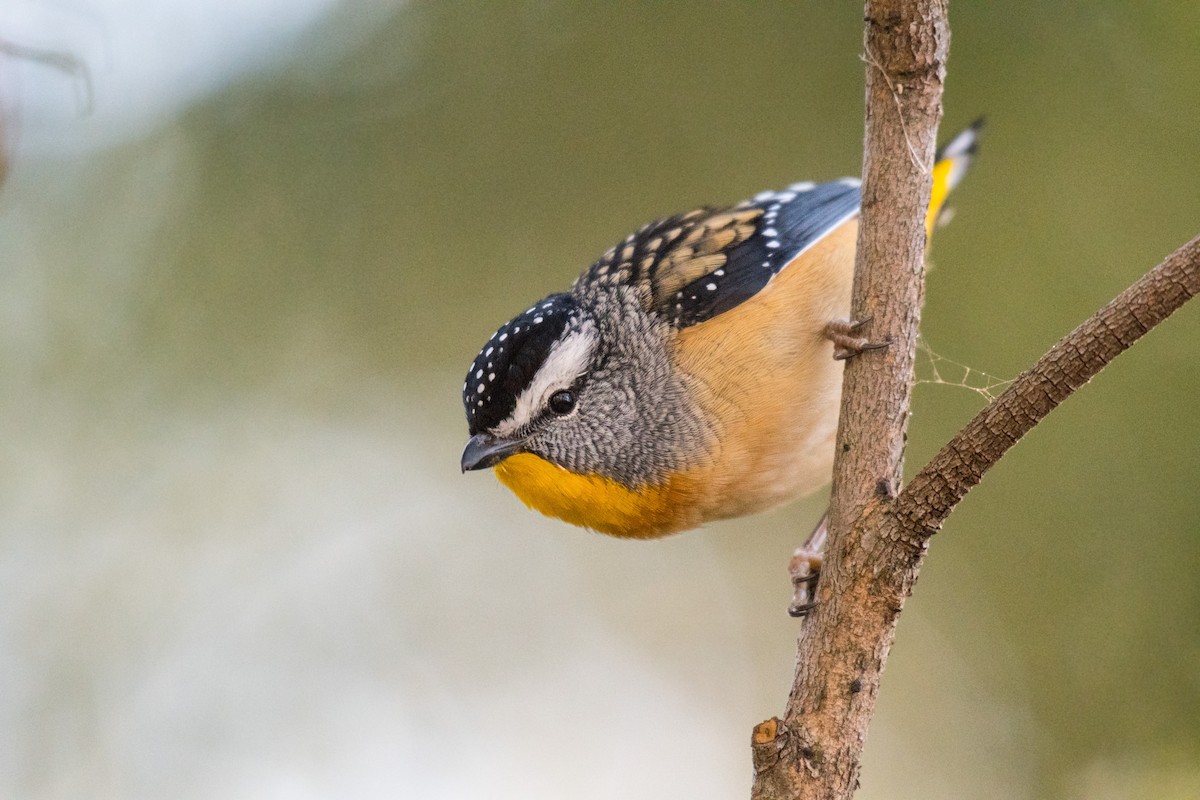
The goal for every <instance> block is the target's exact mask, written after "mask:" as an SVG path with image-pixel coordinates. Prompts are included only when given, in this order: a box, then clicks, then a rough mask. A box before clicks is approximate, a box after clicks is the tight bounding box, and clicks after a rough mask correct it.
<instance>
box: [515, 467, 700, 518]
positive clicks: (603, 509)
mask: <svg viewBox="0 0 1200 800" xmlns="http://www.w3.org/2000/svg"><path fill="white" fill-rule="evenodd" d="M495 471H496V477H497V478H499V479H500V482H501V483H503V484H504V485H505V486H507V487H508V488H509V489H511V490H512V492H513V494H515V495H516V496H517V497H519V498H521V502H523V503H525V505H527V506H529V507H530V508H532V509H534V510H536V511H540V512H541V513H543V514H545V515H546V516H548V517H558V518H559V519H561V520H563V521H565V522H569V523H571V524H572V525H580V526H582V527H585V528H591V529H592V530H596V531H599V532H600V533H607V534H609V535H610V536H621V537H626V538H634V539H651V538H654V537H657V536H665V535H666V534H668V533H674V532H675V531H678V530H682V529H683V528H686V527H689V524H688V522H687V520H688V517H689V516H691V515H689V514H688V510H689V509H690V508H691V507H692V506H691V504H690V502H689V501H690V500H691V499H692V497H691V489H690V487H691V484H692V483H693V481H691V480H689V479H688V478H687V476H686V475H680V476H678V477H675V478H672V479H670V480H668V481H667V482H666V483H663V484H661V485H656V486H645V487H641V488H638V489H630V488H629V487H628V486H625V485H623V484H621V483H618V482H617V481H614V480H611V479H609V478H605V477H602V476H600V475H580V474H578V473H575V472H571V471H570V470H567V469H563V468H562V467H560V466H558V465H556V464H551V463H550V462H549V461H546V460H545V459H543V458H540V457H538V456H535V455H532V454H531V453H518V454H516V455H513V456H509V457H508V458H506V459H505V460H504V461H501V462H500V463H499V464H497V465H496V467H495ZM691 524H695V523H694V522H693V523H691Z"/></svg>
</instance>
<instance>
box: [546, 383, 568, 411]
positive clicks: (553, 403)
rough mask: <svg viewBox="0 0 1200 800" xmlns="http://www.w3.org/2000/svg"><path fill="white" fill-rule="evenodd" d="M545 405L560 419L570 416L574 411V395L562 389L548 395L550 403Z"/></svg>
mask: <svg viewBox="0 0 1200 800" xmlns="http://www.w3.org/2000/svg"><path fill="white" fill-rule="evenodd" d="M546 405H548V406H549V407H550V410H551V411H553V412H554V413H555V414H558V415H559V416H560V417H561V416H564V415H566V414H570V413H571V412H572V411H574V410H575V393H574V392H572V391H571V390H569V389H563V390H561V391H558V392H555V393H554V394H552V395H550V402H548V403H547V404H546Z"/></svg>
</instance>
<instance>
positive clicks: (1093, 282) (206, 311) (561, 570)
mask: <svg viewBox="0 0 1200 800" xmlns="http://www.w3.org/2000/svg"><path fill="white" fill-rule="evenodd" d="M36 5H37V4H35V3H24V2H22V1H21V0H18V1H17V2H16V3H15V5H14V6H13V7H11V8H10V9H8V10H7V11H6V12H5V13H6V14H7V16H3V15H0V37H3V38H6V39H10V40H12V41H20V42H21V43H23V44H26V45H35V46H40V47H47V48H51V49H58V50H62V51H65V52H68V53H72V54H74V55H76V56H77V57H78V58H80V60H81V61H82V62H83V63H84V64H86V65H87V67H88V69H89V70H90V72H91V77H92V81H93V89H94V94H95V98H94V102H93V104H92V108H91V109H90V111H89V110H87V109H85V108H82V107H81V103H80V102H79V101H78V100H77V99H74V98H76V97H77V95H78V87H77V86H76V87H75V88H74V89H73V88H72V79H71V78H70V77H69V76H67V75H63V74H61V73H56V72H55V71H53V70H48V69H46V68H45V67H44V66H39V65H33V64H29V63H24V62H21V61H20V60H19V59H14V58H6V59H3V60H0V87H3V90H2V91H3V98H4V107H5V109H6V117H7V142H8V144H7V154H8V158H9V160H10V168H11V171H10V174H9V177H8V180H7V183H6V185H5V186H4V187H3V189H2V190H0V307H2V311H0V376H2V378H0V441H2V442H3V446H2V447H0V738H2V740H3V741H4V747H3V748H0V796H4V797H22V798H78V797H103V798H107V797H114V798H117V797H120V798H143V797H145V798H153V797H165V796H170V797H180V798H191V797H196V798H201V797H204V798H207V797H214V798H215V797H220V798H236V797H246V798H266V797H278V798H293V797H294V798H308V797H312V798H318V797H413V798H474V797H488V798H561V797H572V798H581V799H582V798H650V797H690V798H714V799H715V798H729V797H745V796H747V794H748V790H749V783H750V757H749V747H748V744H749V734H750V730H751V728H752V726H753V725H754V724H755V723H757V722H758V721H760V720H762V719H764V718H766V717H768V716H770V715H772V714H775V713H778V712H780V711H782V708H783V705H784V701H785V699H786V695H787V688H788V686H789V683H790V677H791V669H792V662H793V653H794V641H795V636H796V633H797V631H798V630H799V628H798V625H797V624H796V622H795V621H793V620H791V619H789V618H788V617H787V616H786V614H785V613H784V609H785V607H786V604H787V601H788V597H789V587H788V585H787V580H786V576H785V572H784V568H785V565H786V562H787V558H788V556H789V554H790V552H791V548H792V547H793V546H794V545H795V544H796V543H798V542H799V541H800V539H801V538H802V537H803V535H805V534H806V533H807V532H808V530H809V529H810V528H811V526H812V524H813V522H814V521H815V519H816V518H817V516H818V515H819V514H820V512H821V510H822V506H823V503H824V498H822V497H815V498H812V499H810V500H807V501H805V502H803V503H800V504H797V505H795V506H792V507H790V508H786V509H783V510H780V511H778V512H774V513H772V514H769V515H766V516H762V517H757V518H752V519H746V520H741V521H736V522H730V523H723V524H719V525H713V526H711V527H710V528H709V529H706V530H704V531H702V532H699V533H692V534H688V535H685V536H681V537H677V538H673V539H669V540H666V541H661V542H653V543H638V542H619V541H613V540H609V539H606V538H603V537H600V536H597V535H594V534H590V533H587V532H584V531H581V530H577V529H574V528H570V527H567V526H565V525H562V524H560V523H557V522H554V521H551V520H547V519H544V518H542V517H540V516H538V515H536V514H533V513H531V512H527V511H526V510H525V509H524V508H523V507H521V505H520V504H519V502H518V501H517V500H516V499H515V498H513V497H512V496H511V495H509V494H508V493H507V492H506V491H504V490H503V489H502V488H501V487H499V485H498V484H497V483H496V482H495V480H494V479H493V478H492V477H491V476H490V475H486V474H471V475H467V476H465V477H464V476H461V475H460V474H459V471H458V456H459V451H460V448H461V445H462V443H463V441H464V439H465V424H464V422H463V419H462V412H461V408H460V400H459V394H458V392H459V388H460V382H461V379H462V376H461V373H462V371H463V370H464V369H465V368H466V367H467V365H468V364H469V363H470V361H471V359H472V358H473V357H474V355H475V353H476V351H477V349H478V346H479V345H480V344H481V343H482V342H483V341H484V340H485V339H486V338H487V337H488V336H489V335H490V334H491V332H492V331H493V330H494V329H495V328H496V327H497V326H498V325H499V324H500V323H502V322H503V321H505V320H506V319H508V317H509V316H510V315H512V314H513V313H514V312H517V311H520V310H521V309H523V308H525V307H526V306H527V305H528V303H529V302H530V301H531V300H533V299H535V298H538V297H541V296H543V295H544V294H546V293H548V292H550V291H554V290H558V289H561V288H563V287H565V286H566V285H567V284H568V283H569V281H570V280H571V279H572V278H573V277H574V276H575V274H577V273H578V272H579V271H580V270H581V269H582V268H584V267H585V266H587V265H588V264H589V263H590V262H591V261H592V260H593V259H594V258H595V257H596V256H597V255H598V254H599V253H600V252H602V251H603V250H604V249H605V248H606V247H608V246H609V245H610V244H612V243H613V242H614V241H616V240H618V239H619V238H621V237H622V236H624V235H625V234H626V233H627V232H628V231H629V230H631V229H633V228H634V227H636V226H638V225H640V224H641V223H643V222H645V221H646V220H648V219H650V218H651V217H654V216H656V215H660V214H664V213H668V212H672V211H677V210H681V209H684V208H687V207H689V206H692V205H694V204H696V203H701V202H709V203H720V202H733V201H736V200H739V199H741V198H743V197H746V196H749V195H751V194H753V193H755V192H757V191H759V190H761V189H764V188H775V187H780V186H783V185H786V184H787V183H790V182H792V181H796V180H804V179H816V180H821V179H832V178H836V177H838V176H841V175H846V174H857V172H858V170H859V167H860V164H861V141H862V96H863V91H862V80H863V65H862V63H861V61H860V59H859V53H860V44H861V18H862V15H861V13H860V11H861V9H860V7H859V6H858V5H856V4H830V3H819V2H792V3H783V2H777V3H755V4H750V3H740V4H725V3H694V4H670V5H668V4H640V3H626V2H621V3H609V4H591V3H588V4H585V3H566V2H551V1H550V0H543V1H542V2H519V3H518V2H510V3H494V4H484V3H468V2H436V3H434V2H429V3H412V4H404V3H399V2H392V3H371V2H368V1H367V0H344V2H336V0H311V1H310V2H306V3H296V4H292V5H289V4H287V3H281V2H278V0H275V2H274V3H273V4H272V3H266V2H260V3H257V4H255V3H249V4H241V5H238V4H230V3H226V4H221V3H217V4H214V5H213V6H212V7H211V8H209V9H208V10H207V11H204V12H198V11H197V10H196V9H195V8H190V9H189V7H188V6H185V5H184V4H182V3H180V4H174V3H165V2H164V3H163V4H160V5H153V4H152V5H146V4H142V6H139V5H138V4H136V3H116V2H97V3H93V4H91V5H88V6H74V5H72V4H70V3H66V4H57V5H56V6H54V7H53V9H54V14H58V15H60V16H57V17H53V18H48V17H45V16H38V15H39V14H45V13H49V12H46V11H45V9H44V8H42V9H35V8H34V6H36ZM31 9H32V10H31ZM237 9H241V10H237ZM150 10H152V11H153V13H149V11H150ZM23 14H24V16H22V15H23ZM45 19H52V21H54V23H55V24H53V25H49V24H45V25H42V27H40V28H39V27H38V25H39V24H41V22H40V21H44V20H45ZM64 19H66V20H67V21H68V22H69V23H70V24H69V25H65V26H64V25H62V24H60V23H61V22H62V20H64ZM31 20H33V21H32V22H31ZM951 22H952V26H953V40H952V46H951V59H950V62H949V74H948V82H947V91H946V98H945V99H946V118H945V122H944V125H943V139H944V138H945V137H946V136H948V135H949V134H950V133H951V132H952V129H957V128H958V127H960V126H962V125H964V124H966V123H967V122H969V121H970V120H972V119H974V118H975V117H976V116H978V115H980V114H987V115H988V118H989V124H988V128H987V131H986V138H985V141H984V145H983V148H982V155H981V158H980V160H979V161H978V162H977V168H976V169H975V171H974V172H973V173H972V174H971V176H970V178H969V179H968V180H967V181H966V182H965V184H964V185H963V186H962V188H961V190H960V192H959V193H958V194H957V195H956V197H955V200H954V201H953V203H954V205H955V206H956V207H957V211H958V214H957V216H956V217H955V219H954V222H953V224H952V225H950V226H949V227H947V228H946V229H944V230H943V231H941V232H940V233H939V235H938V237H937V242H936V244H935V248H934V252H933V256H932V260H933V261H934V262H935V265H936V269H935V270H934V271H933V272H932V274H931V276H930V280H929V287H928V304H927V307H926V311H925V316H924V335H925V338H926V341H927V343H928V345H929V347H930V348H932V350H933V351H935V352H936V353H937V354H938V355H939V356H941V357H944V358H946V359H951V360H953V361H955V362H958V363H961V364H965V365H969V366H970V367H972V368H974V369H975V370H979V371H982V372H985V373H988V374H990V375H993V376H999V377H1008V378H1011V377H1013V376H1015V375H1016V374H1017V373H1018V372H1019V371H1020V370H1021V369H1023V368H1024V367H1026V366H1028V365H1029V364H1030V363H1032V361H1033V360H1034V359H1035V358H1036V357H1037V356H1038V355H1039V354H1040V353H1041V352H1042V351H1043V350H1044V349H1045V348H1046V347H1048V346H1049V345H1050V344H1052V343H1053V342H1054V341H1055V340H1056V339H1057V338H1058V337H1059V336H1061V335H1062V334H1064V333H1065V332H1067V331H1068V330H1069V329H1070V328H1072V327H1073V326H1074V325H1075V324H1076V323H1077V322H1079V321H1080V320H1082V319H1083V318H1084V317H1085V316H1087V315H1088V314H1090V313H1091V312H1092V311H1093V310H1094V309H1095V308H1097V307H1098V306H1099V305H1101V304H1103V303H1104V302H1106V301H1107V300H1108V299H1109V298H1110V297H1111V296H1112V295H1114V294H1116V293H1117V292H1118V291H1119V290H1121V289H1122V288H1124V287H1125V286H1126V285H1127V284H1128V283H1130V282H1131V281H1132V280H1133V279H1135V278H1136V277H1137V276H1138V275H1140V274H1141V273H1142V272H1144V271H1145V270H1146V269H1148V268H1149V267H1151V266H1153V265H1154V264H1155V263H1157V262H1158V261H1159V260H1160V259H1161V257H1162V256H1164V255H1166V254H1167V253H1168V252H1170V251H1171V250H1173V249H1174V248H1175V247H1177V246H1178V245H1180V244H1182V243H1183V242H1184V241H1186V240H1187V239H1189V238H1191V237H1192V236H1193V235H1195V234H1196V233H1197V232H1198V230H1200V188H1198V187H1200V159H1198V158H1197V154H1198V153H1200V104H1198V102H1197V91H1196V87H1197V86H1200V55H1198V54H1197V50H1196V33H1197V31H1198V30H1200V6H1197V5H1196V4H1192V3H1161V4H1154V5H1153V6H1146V7H1141V6H1135V5H1133V4H1128V3H1124V2H1116V1H1115V0H1110V1H1108V2H1093V3H1086V4H1080V3H1043V2H1037V3H1033V2H1026V3H1017V2H1010V3H973V4H967V3H962V4H955V5H954V7H953V8H952V16H951ZM155 26H157V27H155ZM127 30H142V31H143V33H145V31H149V35H148V36H144V37H143V40H142V41H143V44H144V43H145V42H146V41H151V42H154V43H156V44H157V46H158V50H157V51H156V52H157V53H158V56H157V57H158V59H159V60H152V59H151V58H150V57H149V56H148V55H146V53H145V52H144V51H143V50H141V49H139V48H138V47H137V46H134V45H133V44H129V42H130V41H131V40H130V39H128V38H126V37H123V34H122V31H127ZM164 54H165V56H164ZM131 76H132V78H131ZM134 79H136V80H134ZM122 81H126V82H124V83H123V82H122ZM1198 313H1200V312H1198V309H1197V308H1193V307H1186V308H1184V309H1183V310H1182V311H1181V312H1180V313H1179V314H1177V315H1176V316H1175V317H1173V318H1172V319H1170V320H1169V321H1168V322H1167V323H1165V324H1164V325H1163V326H1162V327H1161V328H1160V329H1159V330H1156V331H1155V332H1154V333H1153V334H1151V335H1150V336H1148V337H1147V338H1146V340H1145V341H1143V342H1142V343H1139V344H1138V345H1137V346H1136V347H1135V348H1134V349H1133V350H1132V351H1131V352H1130V353H1129V354H1127V355H1126V356H1124V357H1122V358H1121V359H1120V360H1119V361H1117V362H1116V363H1115V364H1114V365H1113V366H1112V367H1111V368H1110V369H1108V370H1107V371H1106V372H1105V373H1104V374H1102V375H1101V376H1100V377H1099V378H1098V379H1097V380H1096V381H1094V383H1093V384H1092V385H1090V386H1088V387H1086V388H1085V389H1084V390H1082V391H1081V392H1080V393H1079V394H1078V395H1077V396H1075V397H1073V398H1072V399H1071V400H1070V401H1069V402H1068V403H1067V404H1066V405H1065V406H1064V407H1063V408H1062V409H1061V410H1060V411H1059V412H1056V413H1055V414H1054V415H1053V416H1052V417H1051V418H1050V419H1049V420H1048V421H1047V422H1046V423H1045V424H1043V425H1042V426H1040V427H1039V428H1038V429H1037V430H1036V431H1034V432H1033V433H1032V434H1031V435H1030V436H1029V437H1028V439H1027V440H1026V441H1024V442H1022V443H1021V445H1020V446H1019V447H1017V448H1016V449H1015V450H1014V451H1013V452H1012V453H1011V454H1010V455H1009V456H1008V457H1007V458H1006V459H1005V460H1004V461H1003V463H1001V464H1000V465H999V466H998V467H997V468H996V469H995V470H994V471H993V472H992V473H991V474H990V475H989V477H988V479H987V480H986V481H985V482H984V485H983V486H982V487H980V488H979V489H977V490H976V492H975V493H973V494H972V495H971V496H970V497H968V498H967V500H966V501H965V502H964V503H963V505H962V507H961V508H960V510H959V511H958V513H956V514H955V515H954V516H953V517H952V518H951V520H950V522H949V524H948V525H947V526H946V529H945V532H944V533H943V534H942V535H939V536H938V537H937V538H936V539H935V541H934V544H933V547H932V552H931V555H930V558H929V560H928V562H927V565H926V567H925V568H924V570H923V573H922V577H921V580H920V583H919V584H918V586H917V590H916V593H915V595H914V597H913V599H912V601H911V603H910V605H909V607H908V613H906V614H905V615H904V618H903V620H902V623H901V626H900V630H899V634H898V639H897V642H896V645H895V649H894V651H893V655H892V660H891V662H890V664H889V668H888V671H887V673H886V675H885V680H884V685H883V690H882V694H881V698H880V708H879V713H878V715H877V717H876V720H875V724H874V726H873V728H872V731H871V736H870V739H869V742H868V745H867V751H866V756H865V764H864V771H863V776H862V790H861V792H860V795H859V796H860V797H862V798H866V799H868V800H869V799H871V798H961V797H972V798H1034V797H1056V798H1057V797H1062V798H1089V799H1092V798H1109V797H1112V798H1117V797H1121V798H1126V797H1145V798H1193V797H1197V796H1200V580H1198V579H1197V575H1198V574H1200V537H1198V534H1200V495H1198V492H1197V464H1196V460H1197V456H1196V454H1197V452H1198V450H1200V419H1198V416H1197V414H1196V413H1195V408H1196V396H1197V389H1198V388H1200V373H1198V370H1197V364H1198V363H1200V317H1198V316H1197V314H1198ZM941 372H942V374H943V377H946V378H948V379H949V380H948V381H947V382H946V383H941V384H939V383H937V382H936V381H929V380H926V382H923V383H922V384H921V385H920V386H919V387H918V388H917V392H916V398H915V408H914V417H913V422H912V427H911V432H910V448H909V466H910V470H911V469H912V468H915V467H917V466H919V465H920V464H921V463H923V462H924V461H925V460H926V459H927V458H928V457H929V456H931V455H932V453H933V452H934V451H935V450H936V448H937V447H938V446H939V445H940V444H941V443H942V442H944V441H945V439H946V438H947V437H949V436H950V435H951V434H952V433H953V432H954V431H955V430H957V428H958V427H959V426H960V425H961V424H963V423H964V422H965V421H966V419H968V418H969V416H970V415H971V414H973V413H974V412H975V411H976V410H977V409H978V408H980V407H981V405H982V402H983V400H982V399H981V398H980V396H979V395H978V394H977V393H974V392H971V391H968V390H966V389H964V388H961V387H957V386H954V385H953V383H955V381H956V379H957V377H958V375H956V374H954V373H953V372H952V369H951V368H948V365H947V364H946V363H945V362H942V364H941ZM931 376H932V372H931V371H930V370H929V368H928V366H927V365H926V366H925V367H923V378H925V379H929V378H930V377H931ZM977 380H979V378H978V377H977V376H973V377H972V378H971V381H972V382H975V381H977ZM983 380H985V381H986V379H983Z"/></svg>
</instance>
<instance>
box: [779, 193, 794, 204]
mask: <svg viewBox="0 0 1200 800" xmlns="http://www.w3.org/2000/svg"><path fill="white" fill-rule="evenodd" d="M779 199H780V200H781V201H783V202H784V203H790V202H792V201H793V200H795V199H796V193H795V192H780V193H779Z"/></svg>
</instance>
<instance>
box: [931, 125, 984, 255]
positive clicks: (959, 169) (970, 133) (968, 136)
mask: <svg viewBox="0 0 1200 800" xmlns="http://www.w3.org/2000/svg"><path fill="white" fill-rule="evenodd" d="M982 128H983V117H980V118H979V119H977V120H975V121H974V122H972V123H971V125H970V126H969V127H968V128H967V129H966V130H964V131H962V132H961V133H959V134H958V135H957V136H955V137H954V138H953V139H951V140H950V141H949V142H947V143H946V144H944V145H942V147H941V149H939V150H938V152H937V157H936V158H935V159H934V164H933V192H932V193H931V194H930V197H929V211H928V212H927V213H926V215H925V233H926V235H927V236H933V229H934V226H935V225H937V223H938V221H939V220H941V219H942V216H943V214H944V213H945V211H946V198H947V197H949V196H950V192H951V191H952V190H953V189H954V187H955V186H958V183H959V181H961V180H962V179H963V176H964V175H966V174H967V168H968V167H970V166H971V162H972V161H973V160H974V159H975V152H976V150H977V149H978V148H979V131H980V130H981V129H982Z"/></svg>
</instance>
